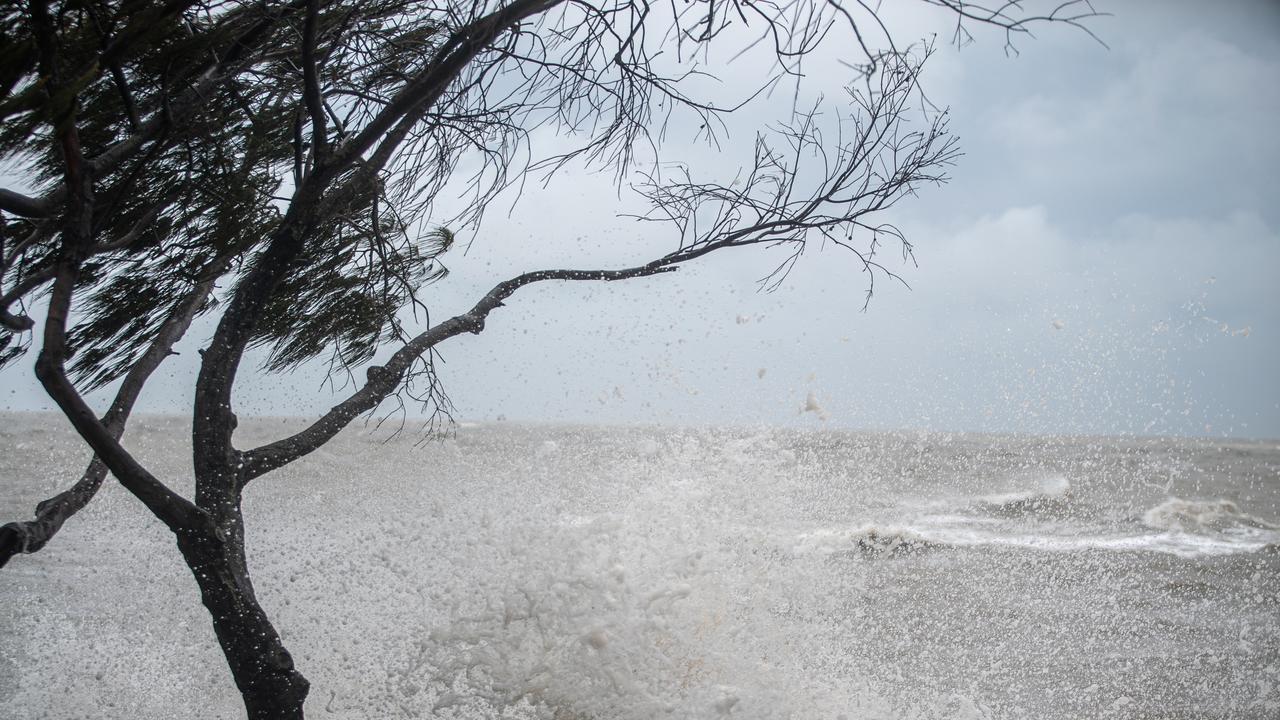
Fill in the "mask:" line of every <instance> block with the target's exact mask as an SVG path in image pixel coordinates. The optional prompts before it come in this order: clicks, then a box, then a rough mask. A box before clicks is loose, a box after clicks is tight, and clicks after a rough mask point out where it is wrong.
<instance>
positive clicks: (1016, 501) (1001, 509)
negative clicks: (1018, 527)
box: [973, 475, 1072, 517]
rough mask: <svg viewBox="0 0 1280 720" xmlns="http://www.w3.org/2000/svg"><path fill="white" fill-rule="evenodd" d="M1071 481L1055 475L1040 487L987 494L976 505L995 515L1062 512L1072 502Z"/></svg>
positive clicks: (1014, 515)
mask: <svg viewBox="0 0 1280 720" xmlns="http://www.w3.org/2000/svg"><path fill="white" fill-rule="evenodd" d="M1071 500H1072V496H1071V483H1070V482H1068V481H1067V479H1066V478H1065V477H1062V476H1060V475H1054V476H1051V477H1048V478H1045V479H1044V480H1042V481H1041V482H1040V487H1038V488H1036V489H1034V490H1027V491H1021V492H1009V493H998V494H994V495H986V496H983V497H981V498H979V499H978V501H977V502H976V503H974V505H973V506H974V507H975V508H976V509H978V510H981V511H983V512H986V513H990V514H993V515H1001V516H1009V517H1016V516H1020V515H1028V514H1036V513H1061V512H1064V511H1066V510H1067V509H1068V507H1069V506H1070V504H1071Z"/></svg>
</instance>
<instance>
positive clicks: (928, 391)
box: [0, 0, 1280, 438]
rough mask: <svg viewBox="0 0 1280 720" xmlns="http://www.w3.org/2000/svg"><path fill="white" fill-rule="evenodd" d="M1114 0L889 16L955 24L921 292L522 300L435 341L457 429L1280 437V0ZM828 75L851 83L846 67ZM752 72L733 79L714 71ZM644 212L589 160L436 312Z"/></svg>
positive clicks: (924, 26)
mask: <svg viewBox="0 0 1280 720" xmlns="http://www.w3.org/2000/svg"><path fill="white" fill-rule="evenodd" d="M895 7H896V6H895ZM1097 7H1098V9H1099V10H1102V11H1104V12H1110V13H1113V15H1112V16H1110V17H1104V18H1099V19H1097V20H1095V21H1094V22H1093V23H1092V24H1091V25H1090V27H1091V28H1092V29H1093V31H1094V32H1095V33H1096V34H1097V35H1098V36H1099V37H1100V38H1101V39H1102V41H1103V42H1105V43H1106V46H1105V47H1104V46H1103V45H1101V44H1099V43H1098V42H1096V41H1094V40H1093V39H1092V38H1090V37H1089V36H1088V35H1086V34H1084V33H1081V32H1078V31H1072V30H1070V29H1064V28H1044V29H1043V30H1041V31H1040V32H1038V33H1037V37H1036V38H1035V39H1022V40H1020V41H1019V42H1018V44H1017V50H1018V52H1017V53H1016V54H1009V53H1006V51H1005V49H1004V38H1003V36H1002V35H1000V34H998V33H995V32H982V31H978V30H977V29H975V33H974V35H975V42H974V43H972V44H969V45H966V46H965V47H963V48H960V49H957V48H956V47H954V46H951V45H947V44H946V40H947V38H948V31H949V28H950V26H949V24H948V22H947V18H946V17H945V16H944V15H941V14H938V12H936V11H928V10H924V9H919V8H913V9H912V10H911V12H909V13H903V14H900V15H892V14H890V15H887V16H886V20H887V22H888V23H889V25H890V28H891V30H893V31H894V32H895V33H896V34H897V35H898V36H900V37H926V38H927V37H929V36H930V35H931V34H932V33H937V37H938V51H937V53H936V54H935V56H934V57H933V58H932V59H931V60H930V61H929V63H928V66H927V67H926V70H925V75H924V84H925V88H926V91H927V92H928V94H929V97H930V99H931V100H932V101H933V102H934V103H935V104H937V105H939V106H945V107H948V108H949V112H950V116H951V129H952V131H953V132H954V133H955V134H956V135H957V136H958V137H959V139H960V143H961V149H962V151H963V152H964V155H963V157H961V158H960V159H959V161H958V163H957V164H956V166H955V167H954V168H952V169H951V171H950V174H951V177H952V179H951V181H950V183H949V184H947V185H945V186H942V187H940V188H933V187H929V188H925V189H924V190H923V191H922V192H921V194H920V196H919V197H918V198H910V199H908V200H907V201H905V202H904V203H902V204H901V205H899V206H898V207H896V208H894V210H893V211H892V212H891V214H890V215H889V216H888V217H886V218H885V219H887V220H891V221H893V222H894V223H895V224H897V225H898V226H899V227H900V228H901V229H902V230H903V231H904V232H905V233H906V234H907V236H908V237H909V239H910V240H911V242H912V243H913V245H914V247H915V263H914V264H912V263H904V264H898V263H897V261H896V260H893V261H891V262H890V268H891V269H892V270H894V271H895V272H898V273H900V274H901V276H902V278H903V279H904V280H905V281H906V283H907V284H908V285H909V286H910V287H909V288H907V287H904V286H903V285H895V284H891V283H889V282H885V281H884V279H883V278H882V279H881V281H880V282H878V283H877V285H876V293H875V295H874V297H873V299H872V301H871V303H870V304H869V306H868V307H867V308H866V309H865V310H863V301H864V294H865V291H866V287H867V286H866V278H865V275H864V274H862V273H860V272H859V268H858V267H857V266H856V265H854V264H853V263H852V262H850V257H849V256H847V255H845V254H840V253H837V252H834V251H832V250H830V249H828V250H822V251H819V250H818V249H817V248H814V249H812V250H811V251H809V252H806V253H805V255H804V256H803V257H802V258H801V260H800V262H799V263H798V264H797V266H796V267H795V268H794V270H793V271H792V272H791V273H790V275H788V276H787V278H786V280H785V282H783V283H782V284H781V286H780V287H779V288H777V289H776V290H775V291H773V292H761V291H760V290H759V285H758V282H757V280H758V279H759V278H760V277H761V276H763V275H765V274H766V273H768V272H769V270H771V269H772V268H773V267H774V265H776V264H777V262H778V261H779V260H780V257H779V256H778V255H776V254H771V253H768V252H756V251H736V252H733V253H731V254H719V256H714V255H713V256H711V257H708V258H706V259H705V261H700V262H698V263H695V264H693V265H689V266H686V267H684V268H683V269H682V270H681V271H680V272H677V273H673V274H667V275H662V276H658V277H654V278H645V279H638V280H632V281H628V282H626V283H610V284H599V283H560V284H541V285H535V286H530V287H527V288H525V289H522V290H521V291H520V292H519V293H518V294H517V295H515V296H514V297H513V298H512V299H511V300H509V301H508V302H507V306H506V307H504V308H500V309H498V310H497V311H495V312H494V313H493V314H492V315H491V316H490V317H489V320H488V323H487V325H486V329H485V331H484V332H483V333H482V334H480V335H478V336H465V337H460V338H455V339H453V340H451V341H449V342H448V343H447V344H445V345H442V346H441V347H440V350H441V353H442V355H443V359H444V363H443V364H442V366H441V368H440V372H441V375H442V378H443V379H444V381H445V383H446V384H447V388H448V390H449V392H450V395H451V397H452V399H453V401H454V403H455V405H456V406H457V414H458V416H459V418H461V419H463V420H476V421H484V420H496V419H504V418H505V419H509V420H519V421H551V422H581V423H646V424H648V423H660V424H679V425H739V426H741V425H748V426H750V425H767V426H785V427H804V428H848V429H922V430H935V431H976V432H1019V433H1049V434H1057V433H1072V434H1078V433H1084V434H1137V435H1208V436H1215V437H1217V436H1227V437H1267V438H1277V437H1280V372H1277V371H1276V369H1275V368H1276V367H1277V362H1276V358H1277V357H1280V290H1278V289H1277V288H1278V285H1277V272H1278V271H1280V178H1278V177H1277V161H1278V160H1280V136H1278V135H1277V133H1276V132H1275V127H1276V126H1277V120H1276V118H1277V117H1280V82H1277V80H1278V79H1280V4H1278V3H1274V2H1264V1H1260V2H1245V1H1243V0H1241V1H1235V2H1224V3H1215V4H1212V5H1207V4H1204V3H1192V2H1181V1H1173V2H1170V1H1161V2H1099V3H1097ZM893 12H898V11H897V10H896V9H895V10H894V11H893ZM808 70H809V77H808V78H807V82H808V83H809V85H810V87H813V86H817V87H819V88H822V87H823V86H824V85H825V86H830V88H831V89H832V92H834V91H836V90H838V88H839V85H840V80H839V78H838V74H837V73H838V71H839V68H838V67H832V68H827V67H821V66H820V67H814V66H812V65H811V66H810V67H809V68H808ZM754 72H755V70H754V69H753V68H751V67H749V66H746V65H745V64H740V65H726V66H725V69H724V72H723V73H722V74H721V78H722V81H723V87H724V88H725V89H726V90H727V91H732V90H734V89H735V88H737V87H739V84H743V83H747V82H750V80H751V79H752V77H753V73H754ZM741 86H742V87H745V85H741ZM775 100H776V99H774V98H767V99H765V100H764V101H763V105H764V108H763V109H764V110H767V109H769V108H771V107H773V105H774V104H776V103H775ZM754 117H755V116H754V115H750V116H748V117H747V118H746V119H745V120H744V121H743V122H744V123H747V125H748V126H747V127H745V129H744V128H740V127H737V126H735V127H734V128H733V129H734V131H735V135H734V136H733V138H732V141H731V142H729V143H727V144H726V145H725V146H724V147H723V148H722V150H721V151H720V152H713V151H711V150H709V149H707V148H706V147H705V146H697V145H695V144H690V145H689V146H688V147H689V149H688V150H687V151H684V152H685V153H686V154H685V155H684V157H686V158H687V159H688V161H689V162H690V164H691V165H693V166H694V167H695V169H697V170H706V171H709V172H712V174H716V173H717V172H718V173H719V174H720V176H721V177H725V176H726V175H727V176H731V175H732V172H733V170H734V169H735V168H736V167H737V165H738V164H740V163H741V161H742V157H741V156H740V155H736V154H735V153H734V152H733V151H734V150H735V149H740V148H741V147H742V146H743V145H744V143H742V142H739V141H741V140H746V141H749V140H750V137H751V134H750V130H751V129H750V127H749V123H750V122H752V121H754ZM686 134H687V133H686ZM679 135H680V133H679V132H676V133H672V134H671V135H670V136H669V137H668V143H669V144H672V149H673V150H674V151H675V152H677V153H679V152H682V151H681V146H680V145H679V144H678V143H681V142H684V141H685V139H690V138H685V139H682V138H681V137H679ZM748 144H749V143H748ZM633 209H634V204H633V203H632V202H631V201H630V200H628V199H627V198H626V197H625V195H623V196H621V197H620V191H619V190H618V189H617V188H615V187H614V186H613V185H612V184H611V183H610V178H609V177H607V176H601V175H596V174H592V173H590V172H588V171H586V170H583V169H581V168H571V169H570V170H568V171H566V172H564V173H562V174H560V175H559V176H557V177H556V178H555V179H554V181H553V182H552V183H551V184H550V185H549V186H548V187H547V188H545V189H544V188H533V187H531V188H527V189H526V192H525V194H524V196H523V197H522V198H521V199H520V202H519V203H517V204H515V205H514V206H511V205H509V204H505V205H501V206H500V207H499V206H495V207H494V208H493V209H492V210H491V211H490V213H489V214H488V216H487V217H486V218H485V220H484V222H483V224H482V225H481V226H480V227H479V228H478V229H473V228H468V229H466V230H464V231H463V233H462V236H461V238H460V240H461V242H459V244H458V247H456V248H455V249H454V250H452V251H451V252H450V253H449V254H448V255H446V256H445V258H444V259H445V264H446V265H448V266H449V268H450V270H451V274H450V275H449V276H448V277H447V278H446V279H445V280H443V281H441V282H439V283H437V284H436V285H433V286H432V287H430V288H429V289H428V290H427V291H426V294H425V299H426V300H427V302H428V304H429V305H430V306H431V308H432V311H433V313H434V317H436V318H441V317H445V316H447V315H451V314H454V313H457V312H460V311H463V310H465V309H467V308H468V307H470V305H471V304H473V303H474V302H475V301H476V300H477V299H478V298H479V297H480V296H481V295H482V294H483V293H484V292H485V291H486V290H487V289H488V288H489V287H492V285H494V284H495V283H496V282H498V281H500V280H503V279H505V278H507V277H510V276H512V275H514V274H517V273H520V272H523V271H527V270H534V269H540V268H544V267H580V268H594V267H617V266H621V265H623V264H626V263H628V262H634V261H637V260H639V261H643V260H645V259H647V258H649V257H653V256H655V255H658V254H661V253H663V252H666V251H668V250H670V249H672V247H673V243H674V242H675V239H674V238H673V237H671V235H670V233H669V232H667V231H665V230H664V229H663V228H660V227H655V226H651V225H640V224H637V223H636V222H634V221H633V220H630V219H628V218H625V217H618V213H619V212H626V211H628V210H633ZM508 210H510V212H509V213H508ZM886 257H889V256H886ZM211 332H212V327H211V325H210V324H209V323H208V322H203V323H197V325H196V326H194V327H193V328H192V330H191V332H190V333H189V337H188V339H187V340H184V342H183V344H182V345H180V346H179V349H180V350H181V355H179V356H177V357H175V358H172V359H171V360H170V362H169V363H168V364H166V366H165V367H164V368H162V369H161V370H160V371H159V372H158V373H157V376H156V377H155V378H154V379H153V381H152V383H151V385H150V386H149V388H148V390H147V391H146V392H145V393H144V396H143V401H142V403H141V405H140V410H142V411H151V412H184V411H186V410H187V409H188V408H189V407H190V403H191V387H192V384H193V381H194V376H195V370H196V366H195V362H194V358H195V357H196V352H195V350H196V348H197V347H198V346H199V344H200V343H201V342H202V341H204V340H207V338H208V336H209V335H210V334H211ZM31 359H32V360H34V357H32V358H31ZM251 361H252V359H251ZM251 361H250V362H251ZM29 365H30V363H28V362H26V361H24V362H23V363H21V364H20V365H19V366H17V367H15V368H9V369H7V370H5V371H3V372H0V387H4V388H6V390H7V391H6V392H5V393H4V395H3V396H2V398H0V407H7V408H9V409H24V410H25V409H41V408H48V407H49V404H48V402H47V400H45V399H44V398H43V396H42V394H41V391H40V389H39V387H38V385H37V384H36V383H35V381H34V379H32V378H31V375H30V367H29ZM323 380H324V377H323V372H322V371H321V370H320V368H319V367H318V366H317V367H313V368H304V369H303V370H300V371H298V372H295V373H292V374H289V375H286V376H266V375H263V374H262V373H259V372H256V371H255V372H249V371H248V365H246V368H245V370H242V372H241V380H240V381H239V384H238V386H237V390H236V397H235V403H236V409H237V411H238V412H240V413H241V414H245V415H254V414H260V415H307V414H312V413H316V412H320V411H322V410H323V409H325V408H327V407H328V406H329V405H331V404H333V403H334V402H336V401H337V400H338V399H340V395H334V394H333V392H332V390H331V389H329V388H328V387H327V386H324V384H323ZM108 399H109V398H107V397H106V396H95V398H94V400H95V402H96V403H97V404H98V405H105V403H106V402H107V400H108ZM806 407H807V408H808V409H807V410H806Z"/></svg>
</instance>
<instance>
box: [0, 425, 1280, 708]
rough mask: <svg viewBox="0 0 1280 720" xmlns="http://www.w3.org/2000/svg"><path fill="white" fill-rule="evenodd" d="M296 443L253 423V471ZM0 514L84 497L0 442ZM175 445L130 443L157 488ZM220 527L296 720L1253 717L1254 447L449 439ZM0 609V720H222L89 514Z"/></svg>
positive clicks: (138, 565) (1272, 462)
mask: <svg viewBox="0 0 1280 720" xmlns="http://www.w3.org/2000/svg"><path fill="white" fill-rule="evenodd" d="M293 425H294V421H283V420H277V421H269V420H252V421H247V422H246V423H245V427H243V428H242V430H241V432H242V433H244V434H245V435H248V436H249V437H248V439H247V440H246V442H249V441H262V440H266V439H268V438H271V437H276V436H278V435H280V434H282V433H283V432H285V431H286V430H287V429H288V428H289V427H292V426H293ZM2 427H3V430H0V435H3V438H2V440H3V442H4V443H5V446H6V447H11V448H14V449H15V450H17V452H14V453H9V454H6V455H5V456H4V457H3V459H0V463H3V467H0V472H3V474H4V475H5V476H6V477H18V478H25V481H24V482H22V483H8V484H6V486H5V490H4V493H5V494H4V495H2V496H0V511H3V512H4V513H5V515H6V517H8V516H15V517H16V516H22V515H24V514H25V513H26V512H27V511H28V510H29V508H30V507H31V506H32V504H33V503H34V502H35V501H36V500H38V499H40V498H42V497H44V496H45V495H46V494H48V493H49V492H51V491H53V490H54V489H56V488H60V487H62V486H63V485H64V484H65V482H66V478H67V477H69V476H70V474H71V473H72V472H75V471H77V470H78V469H79V466H80V464H81V463H82V462H83V458H82V454H83V452H82V450H81V448H80V447H79V445H78V444H77V443H76V442H75V440H74V438H72V437H71V436H70V434H69V433H68V432H67V431H66V430H64V429H62V425H61V424H60V423H59V422H58V421H57V419H56V418H53V417H50V416H31V415H26V416H17V415H10V416H8V417H7V418H5V422H4V423H3V425H2ZM186 437H187V429H186V426H185V425H183V424H182V423H181V422H180V421H177V420H169V419H165V418H145V419H139V420H136V421H135V423H134V425H132V426H131V429H130V440H131V442H132V443H134V444H136V446H137V447H139V448H140V454H141V456H142V459H143V460H144V462H147V463H149V465H150V466H154V467H156V469H157V471H159V472H162V473H169V474H170V475H169V476H171V477H182V476H184V474H185V473H184V469H183V468H184V464H185V463H186V462H187V457H188V455H187V453H186V451H185V450H184V449H183V444H184V442H185V441H186ZM384 440H385V433H383V434H381V435H368V434H364V433H362V432H358V431H349V432H347V433H345V434H344V435H342V436H341V437H340V438H339V439H338V440H337V441H336V442H335V443H333V444H331V445H329V446H326V447H325V448H324V449H322V450H321V451H318V452H317V453H315V454H314V455H313V456H311V457H309V458H308V459H306V460H305V461H302V462H300V463H297V464H296V465H294V466H290V467H288V468H285V469H283V470H282V471H280V472H279V473H277V474H275V475H272V476H268V477H266V478H263V479H261V480H259V481H257V483H255V485H254V486H251V487H250V489H249V490H248V492H247V497H246V513H247V523H248V528H249V538H248V541H249V547H250V555H251V565H252V568H253V572H254V578H255V582H256V586H257V590H258V595H259V599H260V600H261V601H262V602H263V604H264V606H265V607H266V609H267V611H268V612H269V613H270V614H271V616H272V617H273V619H274V620H275V623H276V625H277V627H278V628H279V629H280V630H281V632H282V634H283V636H284V640H285V642H286V644H287V645H288V646H289V648H290V650H291V651H292V652H293V654H294V657H295V660H296V661H297V663H298V665H299V667H300V669H301V670H302V671H303V672H304V674H306V675H307V676H308V678H309V679H310V680H311V681H312V687H313V690H312V694H311V696H310V700H309V703H308V713H309V714H310V715H311V716H314V717H339V718H365V717H379V718H382V717H392V718H394V717H403V718H410V717H440V718H498V717H503V718H548V719H553V720H564V719H568V718H575V719H577V718H637V719H640V718H657V717H671V718H717V717H724V718H832V719H834V718H839V717H845V718H992V719H995V718H1082V717H1108V718H1135V719H1137V718H1271V717H1275V716H1276V713H1277V712H1278V711H1280V689H1278V688H1280V676H1278V673H1280V623H1278V622H1277V620H1276V618H1277V617H1278V616H1280V612H1278V611H1280V552H1278V551H1277V548H1278V547H1280V446H1277V444H1276V443H1275V442H1273V441H1272V442H1227V441H1213V440H1188V439H1176V440H1175V439H1121V438H1086V437H1070V438H1066V437H1058V438H1055V437H1025V436H1024V437H1009V436H990V435H966V434H938V433H932V434H931V433H847V432H800V431H777V430H774V431H751V430H732V431H730V430H673V429H646V428H619V427H613V428H605V427H569V426H523V425H512V424H507V423H494V424H485V425H465V426H463V427H461V428H459V430H458V434H457V436H456V438H454V439H451V440H448V441H446V442H443V443H438V444H436V443H433V444H427V445H425V446H421V447H415V445H414V438H412V437H408V436H402V437H400V438H398V439H396V440H393V441H391V442H384ZM104 492H105V494H104V497H102V498H99V501H98V502H95V503H94V504H93V505H91V506H90V507H89V508H88V509H87V510H86V511H85V512H84V513H82V515H81V516H77V517H76V518H75V519H74V520H73V521H71V522H70V523H68V525H67V527H66V528H65V529H64V530H63V532H62V534H60V535H59V536H58V538H57V539H56V540H55V541H54V542H53V543H52V544H51V546H50V547H48V548H47V549H46V550H44V551H42V552H41V553H39V554H38V555H34V556H21V557H18V558H15V559H14V561H13V562H12V563H11V566H10V567H8V568H6V569H5V571H4V572H5V575H4V580H5V581H4V582H3V583H0V638H3V639H4V642H3V643H0V715H4V716H9V717H36V718H39V717H49V718H54V717H57V718H65V717H138V718H207V717H235V716H238V715H239V714H241V713H242V712H243V710H242V709H241V706H240V701H239V696H238V694H237V693H236V691H235V689H234V686H233V684H232V682H231V678H230V676H229V673H228V672H227V670H226V669H225V665H224V663H223V661H222V659H221V657H220V655H219V653H218V651H217V649H216V644H215V642H214V639H213V635H212V632H211V628H210V626H209V623H208V620H207V618H206V617H205V615H204V610H203V608H202V607H200V605H199V600H198V597H197V592H196V590H195V585H194V583H193V582H192V581H191V578H190V577H189V574H188V571H187V569H186V568H185V567H184V566H183V565H182V563H181V561H180V559H179V558H178V555H177V553H176V551H175V549H174V548H173V547H172V542H171V540H170V539H169V538H168V537H167V532H166V531H165V530H164V529H163V528H162V527H161V526H160V525H159V524H158V523H157V522H155V521H154V520H152V519H151V518H149V516H147V514H146V512H145V510H143V509H142V508H141V507H139V506H138V504H137V503H136V501H134V500H133V499H132V498H130V497H129V496H127V495H126V494H125V493H124V492H123V491H121V490H120V489H119V488H118V487H116V486H114V485H111V484H109V485H108V486H106V487H105V489H104Z"/></svg>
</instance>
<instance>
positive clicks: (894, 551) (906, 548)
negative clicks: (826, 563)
mask: <svg viewBox="0 0 1280 720" xmlns="http://www.w3.org/2000/svg"><path fill="white" fill-rule="evenodd" d="M945 546H946V543H944V542H939V541H936V540H933V539H930V538H927V537H925V536H924V535H923V534H922V533H920V532H918V531H916V530H913V529H909V528H903V527H874V526H865V527H861V528H857V529H853V530H817V531H814V532H811V533H806V534H804V535H801V536H800V538H799V541H798V542H797V543H796V547H795V551H796V552H797V553H798V554H808V553H818V554H822V555H833V554H849V553H856V554H859V555H862V556H865V557H884V556H898V555H908V554H913V553H919V552H924V551H928V550H937V549H939V548H942V547H945Z"/></svg>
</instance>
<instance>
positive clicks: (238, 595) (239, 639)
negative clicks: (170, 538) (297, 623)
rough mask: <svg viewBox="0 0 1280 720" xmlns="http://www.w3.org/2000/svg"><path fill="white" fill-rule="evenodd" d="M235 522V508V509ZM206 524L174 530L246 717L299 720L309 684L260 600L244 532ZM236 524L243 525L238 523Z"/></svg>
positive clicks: (252, 718)
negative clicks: (251, 575)
mask: <svg viewBox="0 0 1280 720" xmlns="http://www.w3.org/2000/svg"><path fill="white" fill-rule="evenodd" d="M235 515H236V516H237V517H236V520H237V521H238V519H239V518H238V515H239V507H238V503H237V504H236V507H235ZM220 525H222V524H221V523H214V522H213V521H212V520H211V519H210V520H209V522H208V524H207V525H204V526H202V527H199V528H195V529H192V530H190V531H187V532H180V533H178V548H179V549H180V550H181V551H182V556H183V558H184V559H185V560H186V561H187V566H188V567H190V568H191V573H192V574H193V575H194V576H195V579H196V584H197V585H199V586H200V597H201V601H202V602H203V603H204V606H205V608H207V609H208V610H209V615H210V616H211V617H212V619H213V631H214V633H215V634H216V635H217V637H218V644H219V645H220V646H221V647H222V652H223V655H225V656H226V659H227V664H228V665H229V666H230V668H231V675H232V677H233V678H234V679H235V682H236V687H237V688H239V690H240V695H241V696H242V697H243V698H244V705H245V710H246V712H247V714H248V718H249V720H295V719H297V720H300V719H301V718H302V717H303V712H302V704H303V702H304V701H305V700H306V697H307V690H308V689H309V687H310V683H308V682H307V679H306V678H304V677H303V676H302V674H301V673H299V672H298V671H297V669H295V668H294V666H293V658H292V657H291V656H290V655H289V651H288V650H286V649H285V647H284V643H283V642H281V640H280V635H279V633H277V632H276V629H275V627H273V626H272V625H271V621H270V620H269V619H268V618H267V614H266V612H264V611H263V609H262V606H260V605H259V604H258V600H257V598H256V597H255V596H254V593H253V584H252V583H251V582H250V581H249V573H248V570H247V568H246V565H245V562H244V539H243V538H244V536H243V532H242V531H238V530H236V529H233V528H230V527H225V526H223V527H220ZM237 525H239V527H241V528H242V527H243V525H240V524H239V523H238V522H237Z"/></svg>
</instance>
